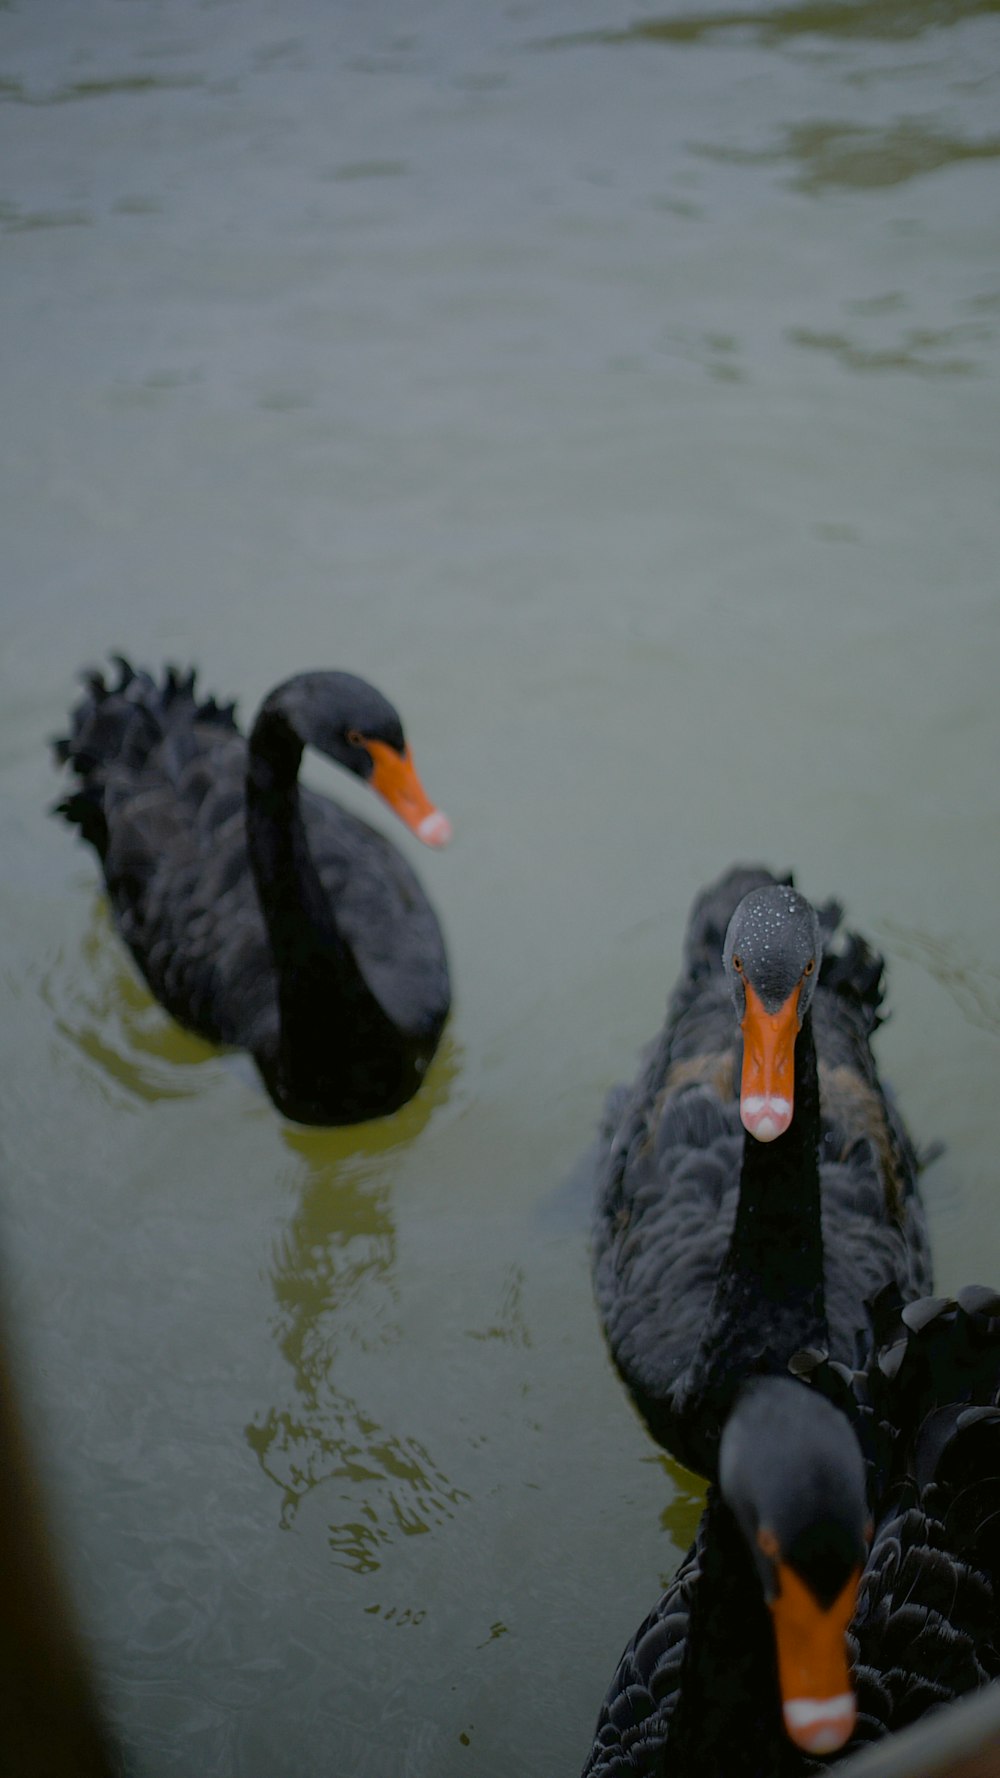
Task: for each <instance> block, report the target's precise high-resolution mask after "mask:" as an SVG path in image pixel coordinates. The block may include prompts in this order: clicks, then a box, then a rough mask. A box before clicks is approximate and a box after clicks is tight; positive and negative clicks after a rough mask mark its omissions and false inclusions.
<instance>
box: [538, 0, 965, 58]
mask: <svg viewBox="0 0 1000 1778" xmlns="http://www.w3.org/2000/svg"><path fill="white" fill-rule="evenodd" d="M996 12H1000V0H865V4H863V5H857V4H851V0H843V3H842V4H836V0H835V3H834V4H830V0H824V3H823V4H818V5H812V6H775V7H770V8H760V7H731V8H729V9H728V10H725V9H723V10H720V11H719V12H709V11H708V10H707V9H706V10H704V11H698V12H681V13H677V14H676V15H674V16H673V17H671V18H659V19H638V20H636V21H635V23H633V24H631V25H626V26H624V27H623V28H608V29H607V30H597V31H578V32H569V33H566V34H565V35H562V36H559V37H551V38H548V39H546V40H545V42H544V44H543V45H542V46H541V47H543V48H562V47H569V46H573V45H575V44H586V43H610V44H622V43H641V42H650V43H672V44H697V43H704V42H706V41H710V40H711V39H712V38H714V37H720V36H723V35H725V34H726V33H728V32H742V33H749V34H751V35H752V36H753V37H754V38H755V39H756V40H757V41H758V42H759V43H762V44H771V45H773V44H781V43H787V42H789V41H794V40H795V39H796V38H800V37H827V38H834V39H848V40H850V39H852V38H877V39H881V40H883V41H886V42H892V41H896V40H901V39H905V38H914V37H921V36H923V34H924V33H925V32H927V31H940V30H944V29H947V28H948V27H949V26H951V25H960V24H962V23H964V21H965V20H966V19H974V18H979V17H980V16H981V15H982V14H984V13H987V14H989V13H996Z"/></svg>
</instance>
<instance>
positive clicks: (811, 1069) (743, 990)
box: [593, 866, 931, 1476]
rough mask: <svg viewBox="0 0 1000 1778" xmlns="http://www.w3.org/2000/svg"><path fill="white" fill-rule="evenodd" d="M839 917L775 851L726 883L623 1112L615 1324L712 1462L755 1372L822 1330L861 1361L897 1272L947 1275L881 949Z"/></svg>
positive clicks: (613, 1204) (665, 1435)
mask: <svg viewBox="0 0 1000 1778" xmlns="http://www.w3.org/2000/svg"><path fill="white" fill-rule="evenodd" d="M838 921H839V909H838V908H837V907H836V906H835V905H833V904H831V905H830V906H828V907H826V908H824V909H822V910H821V911H820V912H819V914H817V913H816V912H815V910H813V909H812V908H811V907H810V904H809V903H808V902H807V901H806V900H805V898H804V897H802V896H801V895H799V894H797V892H796V891H795V889H794V887H793V886H792V885H791V884H790V882H789V881H788V880H785V881H781V880H779V879H777V878H775V877H774V876H773V875H772V874H771V873H770V872H769V871H766V870H763V869H758V868H752V867H742V866H738V867H735V868H734V869H732V870H731V871H729V872H728V873H727V874H726V875H725V876H724V877H722V878H721V879H720V880H719V881H718V882H717V883H716V884H714V885H712V886H711V887H710V888H709V889H707V890H705V891H704V892H703V894H702V895H701V896H700V897H699V899H698V901H697V902H696V904H695V907H694V909H693V911H692V915H691V919H690V922H689V927H688V934H687V942H686V951H685V966H684V971H683V974H682V977H681V980H680V981H679V983H678V985H677V987H676V988H675V990H674V993H673V995H672V997H671V1001H670V1004H669V1007H668V1013H667V1019H666V1024H665V1026H664V1029H663V1031H662V1032H661V1034H660V1036H659V1037H658V1038H657V1039H656V1040H655V1041H654V1043H653V1044H652V1046H651V1047H650V1049H649V1051H648V1052H647V1056H646V1059H645V1062H644V1065H643V1066H642V1068H641V1071H640V1073H639V1076H638V1078H637V1080H636V1081H635V1083H634V1084H633V1086H632V1087H631V1088H629V1089H626V1090H621V1089H619V1091H618V1092H617V1093H615V1094H613V1095H612V1096H611V1099H610V1100H609V1103H608V1107H607V1110H606V1113H605V1120H604V1126H603V1131H602V1137H601V1144H600V1158H599V1162H598V1170H599V1171H598V1192H597V1208H596V1216H595V1224H594V1240H593V1265H594V1286H595V1295H596V1298H597V1304H598V1309H599V1312H600V1316H601V1320H602V1324H603V1327H604V1332H605V1337H606V1340H607V1343H608V1347H609V1350H610V1352H611V1356H612V1358H613V1360H614V1363H615V1365H616V1367H617V1369H618V1371H619V1373H620V1375H621V1377H622V1380H623V1381H624V1383H625V1385H626V1387H627V1389H628V1391H629V1393H630V1394H631V1396H632V1399H633V1401H634V1403H635V1404H636V1406H637V1407H638V1409H639V1411H640V1413H641V1414H642V1415H643V1417H644V1419H645V1421H646V1424H647V1426H648V1427H649V1430H650V1432H651V1433H652V1435H653V1437H654V1438H655V1439H657V1440H658V1442H659V1443H661V1444H662V1445H664V1446H665V1448H666V1449H667V1450H669V1451H670V1452H671V1453H672V1454H673V1455H674V1456H675V1457H677V1458H679V1460H680V1461H681V1462H682V1463H684V1464H685V1465H686V1466H687V1467H688V1468H690V1469H693V1470H695V1471H698V1472H699V1473H701V1474H704V1475H709V1476H711V1475H712V1474H714V1470H715V1463H716V1455H717V1448H718V1440H719V1436H720V1432H721V1427H722V1424H723V1422H724V1421H725V1419H726V1417H727V1415H728V1412H729V1410H730V1408H731V1406H732V1401H733V1396H734V1392H735V1390H736V1389H737V1388H738V1387H739V1385H740V1383H741V1382H742V1381H743V1380H744V1379H745V1378H746V1377H748V1376H750V1375H755V1374H767V1373H781V1372H782V1371H784V1369H785V1367H786V1365H787V1363H788V1360H789V1358H790V1357H791V1356H792V1354H793V1353H794V1352H795V1351H797V1350H798V1349H799V1348H802V1347H809V1346H811V1347H815V1348H818V1349H820V1350H823V1351H825V1352H828V1353H829V1354H830V1355H831V1356H832V1357H833V1358H834V1359H836V1360H838V1361H839V1362H841V1363H844V1364H848V1365H851V1366H852V1367H854V1366H856V1365H857V1364H859V1363H860V1362H862V1361H863V1360H864V1357H865V1355H866V1353H867V1352H868V1351H869V1350H870V1348H871V1341H872V1329H871V1319H870V1311H869V1309H868V1307H867V1305H868V1304H869V1303H870V1302H871V1301H872V1300H873V1299H874V1298H875V1296H876V1295H877V1293H878V1292H879V1290H881V1289H882V1288H883V1287H885V1286H886V1285H892V1286H894V1287H895V1288H896V1289H897V1290H898V1292H899V1294H900V1296H901V1297H902V1298H903V1299H904V1300H906V1299H908V1298H911V1297H915V1296H918V1295H921V1294H924V1293H926V1292H927V1291H928V1290H929V1289H930V1288H931V1263H930V1254H929V1248H928V1241H927V1232H926V1227H925V1221H924V1214H923V1208H922V1205H921V1203H920V1199H919V1196H918V1191H917V1175H918V1170H919V1169H918V1160H917V1156H916V1153H915V1150H914V1148H913V1144H912V1143H911V1141H910V1139H909V1137H908V1135H907V1133H906V1130H905V1128H904V1126H903V1124H902V1121H901V1119H900V1117H899V1114H898V1112H897V1110H896V1108H895V1106H894V1104H893V1103H892V1101H891V1100H890V1099H889V1097H888V1095H887V1094H886V1093H885V1092H884V1090H883V1088H882V1087H881V1085H880V1083H879V1079H878V1075H877V1072H876V1068H875V1062H874V1058H873V1056H872V1052H871V1047H870V1036H871V1033H872V1031H873V1029H874V1027H875V1025H876V1024H877V1022H878V1008H879V1005H880V1002H881V975H882V963H881V959H880V958H878V957H877V956H876V955H875V954H874V953H873V952H872V951H871V950H870V949H869V948H868V946H867V945H866V944H865V942H864V941H863V940H862V939H860V938H857V937H855V936H850V937H848V938H847V939H846V940H844V941H842V943H841V945H840V948H839V949H834V948H833V947H832V946H831V942H830V941H831V940H832V939H833V937H834V934H835V932H836V928H837V925H838ZM793 1107H794V1109H793ZM741 1119H742V1121H741ZM754 1129H756V1131H757V1134H756V1135H754V1134H752V1133H751V1132H752V1130H754Z"/></svg>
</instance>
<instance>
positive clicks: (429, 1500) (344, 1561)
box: [245, 1039, 468, 1574]
mask: <svg viewBox="0 0 1000 1778" xmlns="http://www.w3.org/2000/svg"><path fill="white" fill-rule="evenodd" d="M458 1065H459V1056H458V1052H457V1050H456V1048H455V1046H454V1045H452V1044H450V1043H449V1042H448V1040H447V1039H446V1040H445V1043H444V1044H443V1045H442V1049H441V1050H440V1051H439V1052H438V1055H437V1057H436V1058H435V1062H434V1065H433V1067H432V1069H431V1072H430V1074H429V1076H428V1079H427V1082H426V1084H425V1087H424V1089H423V1091H422V1092H421V1093H420V1094H419V1096H418V1098H417V1099H415V1100H413V1101H412V1102H411V1103H410V1104H409V1105H407V1106H404V1108H403V1109H402V1110H401V1111H399V1112H397V1113H396V1114H395V1115H394V1116H393V1117H391V1118H383V1119H380V1120H379V1121H378V1122H376V1123H372V1124H369V1125H366V1126H363V1129H364V1147H363V1148H359V1146H358V1143H359V1135H358V1131H355V1132H353V1133H351V1132H348V1131H305V1130H293V1129H291V1128H286V1129H285V1131H284V1132H283V1134H284V1140H285V1142H286V1143H287V1145H288V1147H289V1148H290V1149H291V1150H292V1151H293V1152H294V1153H295V1154H296V1155H297V1156H298V1157H299V1159H300V1163H301V1165H300V1173H301V1184H300V1186H299V1188H298V1203H297V1207H296V1209H295V1211H294V1212H293V1214H292V1216H291V1218H290V1220H289V1222H288V1225H287V1227H286V1229H285V1230H284V1232H283V1234H282V1235H281V1236H280V1238H279V1239H278V1241H277V1243H276V1247H275V1252H274V1259H273V1265H272V1268H271V1281H272V1286H273V1290H274V1298H275V1304H276V1314H275V1319H274V1335H275V1338H276V1341H277V1344H278V1346H279V1349H280V1350H281V1352H282V1354H283V1356H284V1357H285V1359H286V1360H287V1362H288V1365H289V1369H290V1372H291V1384H292V1399H291V1401H290V1403H288V1404H286V1405H278V1404H276V1405H274V1406H272V1407H270V1408H267V1409H264V1410H262V1412H261V1413H260V1415H259V1416H258V1417H257V1418H256V1419H254V1420H253V1421H252V1422H251V1423H250V1424H249V1425H248V1426H247V1427H246V1429H245V1432H246V1439H247V1443H248V1444H249V1446H250V1448H251V1450H252V1451H253V1452H254V1454H255V1456H256V1457H257V1460H258V1462H259V1463H260V1466H261V1468H262V1470H263V1471H264V1473H265V1475H266V1476H268V1478H269V1479H270V1480H271V1481H272V1482H273V1483H274V1484H275V1486H276V1488H277V1489H278V1491H279V1495H280V1500H281V1506H280V1522H281V1524H282V1526H284V1527H287V1526H289V1525H291V1524H292V1522H293V1521H294V1519H295V1516H296V1514H297V1512H298V1510H299V1508H300V1506H301V1505H302V1503H303V1501H304V1500H305V1499H306V1498H307V1496H309V1495H310V1494H311V1493H312V1492H313V1490H314V1489H316V1488H319V1487H324V1488H325V1489H327V1490H328V1491H329V1493H330V1496H331V1498H332V1499H336V1500H337V1501H338V1502H339V1503H340V1507H339V1508H338V1510H337V1513H336V1515H335V1517H334V1518H333V1519H332V1520H331V1521H330V1523H329V1526H328V1533H327V1535H328V1542H329V1546H330V1549H331V1550H332V1552H333V1554H334V1557H335V1558H336V1560H337V1561H338V1562H339V1563H340V1564H341V1565H342V1566H344V1567H347V1568H350V1569H352V1570H353V1571H354V1572H355V1573H359V1574H360V1573H371V1572H373V1571H374V1570H375V1569H377V1568H378V1567H379V1566H380V1563H381V1553H382V1551H383V1550H384V1549H385V1547H386V1546H387V1545H389V1544H392V1543H393V1542H395V1540H396V1539H397V1538H399V1537H413V1536H420V1535H423V1534H424V1533H426V1532H428V1531H430V1530H432V1528H433V1527H434V1526H436V1525H440V1524H442V1523H443V1522H445V1521H446V1520H448V1519H450V1518H451V1517H452V1516H453V1514H454V1511H455V1508H456V1507H457V1506H458V1505H459V1504H460V1503H461V1502H462V1501H464V1500H465V1499H466V1498H468V1497H467V1495H466V1494H465V1493H464V1492H463V1491H462V1489H461V1488H459V1487H457V1486H456V1485H455V1484H454V1482H453V1481H452V1480H451V1479H450V1478H449V1477H448V1476H447V1475H446V1474H445V1473H444V1472H443V1470H442V1469H441V1468H440V1467H439V1466H438V1464H437V1463H436V1462H435V1461H434V1458H433V1456H432V1454H431V1452H430V1451H429V1450H428V1449H427V1447H426V1445H425V1444H424V1442H423V1441H422V1440H421V1439H420V1438H419V1437H418V1436H417V1434H416V1432H414V1431H412V1430H409V1429H408V1428H407V1427H406V1425H405V1424H402V1425H400V1424H397V1425H395V1426H389V1425H387V1424H385V1423H384V1419H383V1418H382V1417H380V1415H379V1414H377V1413H374V1412H371V1411H370V1410H369V1409H368V1408H367V1407H366V1406H365V1405H364V1403H363V1401H362V1400H360V1399H359V1396H358V1394H356V1393H355V1392H354V1390H353V1389H349V1388H347V1387H346V1386H345V1383H344V1380H343V1374H344V1373H345V1372H346V1371H348V1370H351V1371H352V1372H353V1373H354V1374H357V1373H358V1372H359V1371H363V1370H364V1368H365V1365H366V1363H368V1362H369V1361H370V1360H371V1359H372V1358H374V1359H375V1361H376V1363H377V1362H378V1358H379V1355H380V1354H381V1353H385V1352H392V1351H393V1350H394V1349H396V1348H397V1347H398V1346H399V1344H400V1341H401V1339H402V1333H401V1330H400V1328H399V1326H398V1324H397V1322H396V1321H395V1319H394V1311H395V1305H396V1284H395V1268H396V1258H397V1253H396V1228H395V1222H394V1219H393V1214H392V1189H393V1188H392V1183H391V1180H392V1167H391V1161H392V1157H393V1156H394V1155H395V1154H398V1152H399V1151H400V1150H401V1149H403V1148H405V1147H407V1146H408V1145H409V1144H410V1143H411V1142H413V1140H414V1139H415V1138H416V1137H417V1136H418V1135H419V1134H420V1132H421V1130H422V1129H423V1128H424V1126H425V1125H426V1123H427V1121H428V1119H429V1118H430V1117H431V1116H432V1115H433V1113H434V1112H435V1110H437V1109H438V1107H439V1106H441V1105H442V1104H443V1103H444V1102H445V1100H446V1099H447V1097H448V1095H449V1092H450V1090H451V1085H452V1081H453V1079H454V1076H455V1074H456V1072H457V1070H458ZM400 1419H401V1420H403V1421H405V1419H406V1410H405V1409H404V1410H403V1411H402V1412H401V1414H400Z"/></svg>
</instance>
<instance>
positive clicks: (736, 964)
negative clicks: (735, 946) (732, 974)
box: [733, 951, 743, 975]
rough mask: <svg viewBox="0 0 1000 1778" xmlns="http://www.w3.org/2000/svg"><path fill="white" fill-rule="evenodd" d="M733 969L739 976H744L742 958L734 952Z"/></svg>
mask: <svg viewBox="0 0 1000 1778" xmlns="http://www.w3.org/2000/svg"><path fill="white" fill-rule="evenodd" d="M733 968H734V969H735V971H736V973H737V975H742V974H743V959H742V957H740V956H738V955H737V953H736V952H735V951H734V952H733Z"/></svg>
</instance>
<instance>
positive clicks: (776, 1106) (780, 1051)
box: [722, 883, 822, 1142]
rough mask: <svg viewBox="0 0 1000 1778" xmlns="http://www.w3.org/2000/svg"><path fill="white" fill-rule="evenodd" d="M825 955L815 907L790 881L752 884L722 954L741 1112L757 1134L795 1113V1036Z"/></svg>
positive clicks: (776, 1130)
mask: <svg viewBox="0 0 1000 1778" xmlns="http://www.w3.org/2000/svg"><path fill="white" fill-rule="evenodd" d="M821 957H822V945H821V941H820V927H819V920H818V918H817V915H816V910H815V908H813V907H812V905H811V904H810V903H809V902H808V901H807V900H806V898H805V896H804V895H800V894H799V893H798V891H797V890H795V889H793V888H792V887H791V885H790V884H787V883H768V884H767V886H766V887H765V888H762V889H752V890H751V892H750V894H749V895H745V896H744V897H743V900H742V901H741V902H740V904H739V906H738V908H737V909H736V912H735V913H734V914H733V917H732V919H731V920H730V922H729V928H728V930H727V932H726V940H725V945H724V947H723V953H722V961H723V967H724V968H725V971H726V974H727V976H728V978H729V986H730V991H731V993H732V996H733V1005H734V1007H735V1009H736V1017H737V1021H738V1023H739V1026H740V1030H741V1031H742V1033H743V1069H742V1076H741V1080H740V1117H741V1119H742V1122H743V1126H744V1128H745V1129H746V1130H748V1131H749V1133H750V1135H751V1136H754V1137H756V1139H757V1141H758V1142H773V1141H774V1138H775V1137H776V1136H781V1135H783V1134H784V1132H785V1131H786V1130H787V1128H788V1126H789V1124H790V1123H791V1121H792V1114H793V1111H794V1080H795V1040H796V1038H797V1037H798V1034H799V1032H800V1030H801V1029H802V1021H803V1019H804V1018H805V1015H806V1013H807V1011H808V1009H809V1006H810V1003H811V1001H812V997H813V993H814V991H815V987H816V978H817V975H818V972H819V965H820V961H821Z"/></svg>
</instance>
